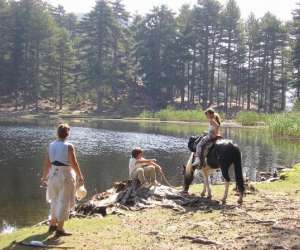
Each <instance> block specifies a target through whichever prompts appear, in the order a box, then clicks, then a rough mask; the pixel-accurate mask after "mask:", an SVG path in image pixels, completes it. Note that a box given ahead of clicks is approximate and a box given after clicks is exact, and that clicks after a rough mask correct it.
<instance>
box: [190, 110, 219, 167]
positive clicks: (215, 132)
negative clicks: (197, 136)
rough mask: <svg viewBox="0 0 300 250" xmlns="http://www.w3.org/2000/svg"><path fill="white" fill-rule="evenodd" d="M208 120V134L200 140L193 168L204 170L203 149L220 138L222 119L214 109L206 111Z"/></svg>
mask: <svg viewBox="0 0 300 250" xmlns="http://www.w3.org/2000/svg"><path fill="white" fill-rule="evenodd" d="M205 115H206V118H207V119H208V121H209V126H208V134H207V135H206V136H204V137H202V139H201V140H200V142H199V143H198V144H197V147H196V154H195V162H194V163H193V167H200V168H202V167H203V166H204V164H205V159H204V155H203V149H204V147H205V145H206V144H207V143H208V142H209V141H211V140H214V139H216V138H217V137H218V136H220V126H221V118H220V116H219V114H217V113H216V112H215V111H214V110H213V109H212V108H208V109H207V110H205Z"/></svg>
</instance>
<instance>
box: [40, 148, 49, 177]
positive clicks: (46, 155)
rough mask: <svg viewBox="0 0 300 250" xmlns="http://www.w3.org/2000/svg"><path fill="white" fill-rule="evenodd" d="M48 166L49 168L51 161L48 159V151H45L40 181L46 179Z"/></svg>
mask: <svg viewBox="0 0 300 250" xmlns="http://www.w3.org/2000/svg"><path fill="white" fill-rule="evenodd" d="M50 168H51V162H50V160H49V155H48V152H46V154H45V159H44V166H43V175H42V178H41V181H42V182H46V181H47V179H48V174H49V170H50Z"/></svg>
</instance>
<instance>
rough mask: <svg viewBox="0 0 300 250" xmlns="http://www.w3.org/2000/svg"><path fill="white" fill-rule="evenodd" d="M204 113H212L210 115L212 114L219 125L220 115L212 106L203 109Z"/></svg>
mask: <svg viewBox="0 0 300 250" xmlns="http://www.w3.org/2000/svg"><path fill="white" fill-rule="evenodd" d="M204 113H205V114H212V115H214V119H215V120H216V122H217V123H218V124H219V125H221V117H220V115H219V114H218V113H217V112H215V110H214V109H213V108H208V109H207V110H205V112H204Z"/></svg>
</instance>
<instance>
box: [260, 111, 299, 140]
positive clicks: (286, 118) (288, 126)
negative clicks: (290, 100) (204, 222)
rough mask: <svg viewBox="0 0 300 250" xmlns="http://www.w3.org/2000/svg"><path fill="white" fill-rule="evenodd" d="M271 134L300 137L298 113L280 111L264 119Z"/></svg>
mask: <svg viewBox="0 0 300 250" xmlns="http://www.w3.org/2000/svg"><path fill="white" fill-rule="evenodd" d="M266 122H267V125H268V127H269V130H270V131H271V133H272V134H273V135H280V136H297V137H300V113H296V112H295V113H280V114H273V115H269V116H268V118H267V119H266Z"/></svg>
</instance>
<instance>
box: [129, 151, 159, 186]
mask: <svg viewBox="0 0 300 250" xmlns="http://www.w3.org/2000/svg"><path fill="white" fill-rule="evenodd" d="M131 156H132V157H131V158H130V160H129V177H130V178H132V179H133V180H136V179H137V180H139V181H140V183H141V185H142V186H144V187H149V186H151V185H156V184H157V182H156V168H158V169H159V170H160V169H161V167H160V166H159V165H157V164H156V160H155V159H145V158H144V157H143V151H142V149H141V148H135V149H134V150H132V153H131Z"/></svg>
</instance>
